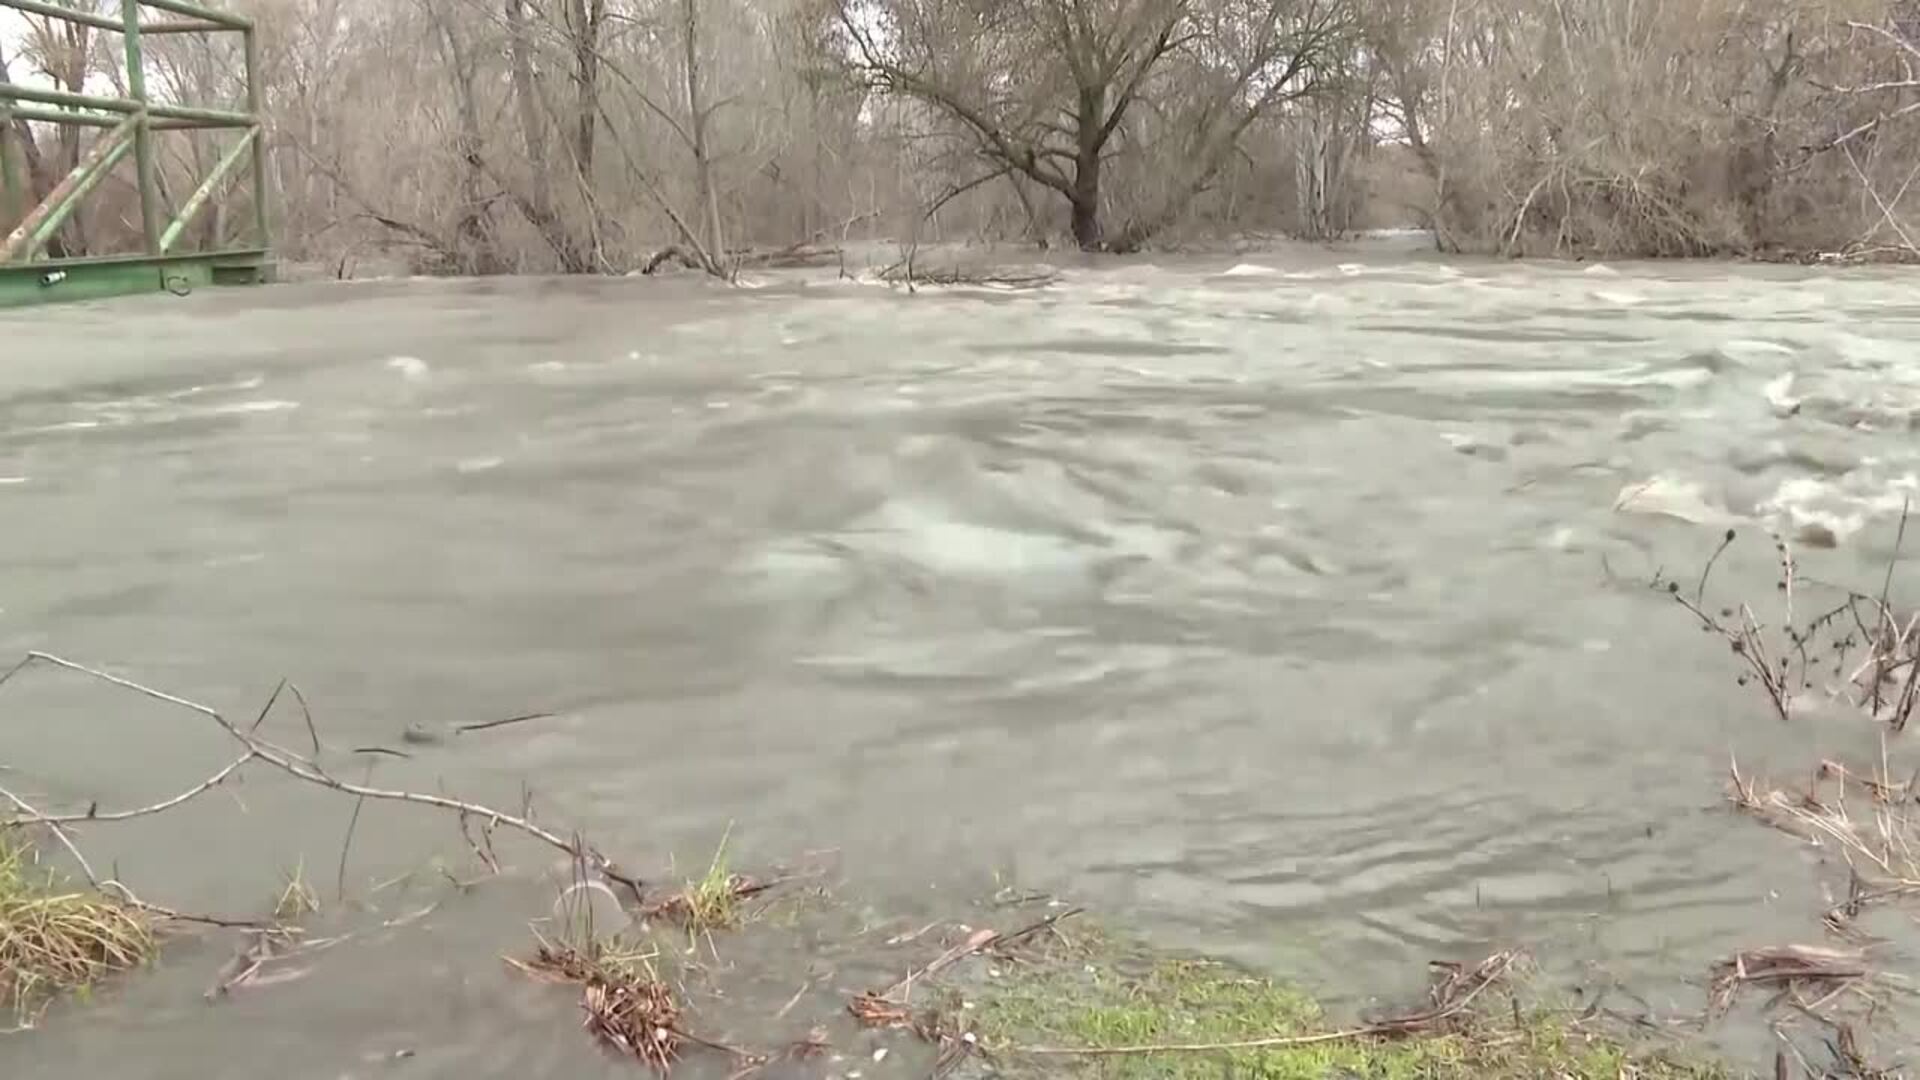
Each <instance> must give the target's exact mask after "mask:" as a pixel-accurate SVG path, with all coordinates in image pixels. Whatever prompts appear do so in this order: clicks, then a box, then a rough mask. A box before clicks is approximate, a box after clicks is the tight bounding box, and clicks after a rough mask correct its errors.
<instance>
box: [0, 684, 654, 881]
mask: <svg viewBox="0 0 1920 1080" xmlns="http://www.w3.org/2000/svg"><path fill="white" fill-rule="evenodd" d="M35 664H40V665H45V666H51V667H56V668H61V669H65V670H67V671H71V672H76V673H78V674H81V675H85V676H87V677H89V678H92V679H96V680H98V681H101V682H104V683H106V684H108V685H110V686H114V687H117V688H119V689H122V690H127V691H130V692H132V693H136V694H139V695H141V696H144V697H147V698H150V699H152V700H155V701H159V702H162V703H165V704H168V705H174V706H177V707H179V708H183V709H187V710H189V711H191V712H194V713H198V714H199V715H201V716H203V717H205V718H206V719H208V720H211V721H213V722H214V723H215V724H217V725H218V726H219V727H220V728H221V730H223V731H225V732H226V733H227V735H228V736H229V737H231V738H232V739H234V740H235V741H236V742H238V743H240V744H241V746H243V747H244V748H245V749H246V753H245V754H244V755H242V757H241V758H240V759H239V760H237V761H235V762H234V763H232V764H231V765H228V766H226V767H225V768H223V769H221V770H220V771H219V772H217V773H215V774H214V775H212V776H210V777H208V778H207V779H206V780H203V781H201V782H200V783H199V784H197V785H195V786H194V787H192V788H189V789H187V790H186V791H185V792H182V793H181V794H180V795H176V796H174V797H173V798H171V799H168V800H165V801H163V802H160V803H156V804H154V805H153V806H151V807H143V808H141V809H140V810H136V811H125V812H122V813H119V814H108V815H104V816H103V815H100V814H99V813H98V812H97V811H95V810H89V812H88V813H87V814H85V815H80V816H78V817H75V816H74V815H46V814H41V813H39V812H38V811H35V810H33V809H32V808H31V807H29V806H27V805H26V804H25V803H23V802H21V801H20V800H19V799H18V798H14V797H11V796H9V799H10V801H12V802H13V803H14V804H15V806H16V807H17V808H19V810H20V811H21V813H20V815H19V816H15V817H12V818H8V819H5V820H0V827H19V826H30V825H42V826H46V827H48V828H50V829H52V830H53V832H54V835H55V836H56V837H58V838H59V839H60V841H61V843H62V845H63V846H65V847H66V848H67V849H68V851H69V852H70V853H71V854H72V855H73V856H74V858H75V859H76V860H78V861H79V862H80V864H81V868H82V869H83V870H84V871H85V872H86V874H87V877H88V879H89V881H91V882H92V883H93V884H94V885H95V887H96V888H97V887H100V886H101V885H102V882H101V881H100V880H99V879H98V878H97V877H96V876H95V875H94V874H93V871H92V868H91V867H90V866H88V865H87V864H86V860H85V858H84V857H83V856H82V855H81V854H80V850H79V848H78V846H77V845H75V844H74V843H73V841H72V840H71V838H70V837H68V836H67V834H66V833H65V831H64V830H63V829H62V827H61V826H62V825H64V824H68V823H72V822H74V821H87V820H96V821H98V820H125V819H127V818H130V817H138V816H142V815H145V814H153V813H159V812H162V811H164V810H167V809H171V808H173V807H175V806H179V805H181V804H182V803H184V802H187V801H188V800H190V799H192V798H194V797H196V796H198V795H200V794H203V793H204V792H206V791H209V790H212V789H213V788H214V787H217V786H219V785H220V784H221V783H222V782H224V781H225V780H227V779H228V778H229V777H231V776H232V775H233V774H234V773H235V772H237V771H238V770H239V769H240V768H241V767H242V766H244V765H246V764H248V763H250V762H253V761H260V762H264V763H266V764H268V765H271V766H272V767H274V768H275V769H278V770H280V771H281V772H283V773H286V774H287V775H289V776H291V777H293V778H294V779H296V780H300V781H303V782H305V783H308V784H313V785H315V786H317V787H323V788H327V789H329V790H332V791H337V792H340V793H341V794H344V795H352V796H356V797H357V798H360V799H374V800H379V801H386V802H401V803H410V804H413V805H416V806H430V807H434V808H436V809H440V810H450V811H453V812H454V813H455V814H457V815H459V816H460V819H461V822H462V824H463V826H464V824H465V823H466V822H467V821H468V820H477V821H479V822H481V823H482V828H483V831H484V832H485V833H486V834H487V835H489V836H490V835H491V832H492V830H493V829H495V828H498V827H499V826H502V825H504V826H506V827H507V828H509V829H512V830H514V831H516V832H519V833H521V834H523V835H525V836H529V837H532V838H533V839H535V840H539V841H540V842H542V843H544V844H547V845H548V846H550V847H552V848H555V849H557V850H559V851H561V852H563V853H565V854H566V855H567V856H568V857H570V858H573V859H577V860H580V861H582V862H584V864H585V865H587V866H589V867H591V868H592V869H593V871H594V872H595V873H596V874H598V875H599V876H601V877H604V878H606V879H608V880H610V881H614V882H617V883H619V884H621V885H624V886H626V887H627V888H629V889H631V890H633V891H634V892H635V893H636V894H637V893H638V892H639V890H640V889H641V887H642V886H641V882H639V881H638V880H637V879H634V878H630V877H628V876H626V875H624V874H622V873H621V872H620V871H619V870H617V869H616V868H615V867H614V864H613V863H612V861H611V860H609V859H607V858H606V857H605V856H604V855H601V854H600V853H599V852H598V851H595V850H594V849H593V848H592V847H591V845H589V844H587V843H586V842H585V841H584V840H580V839H578V838H576V839H572V840H569V839H567V838H565V837H563V836H561V835H560V834H559V833H556V832H553V831H552V830H550V829H547V828H544V827H542V826H540V825H538V824H535V823H534V822H533V820H532V819H531V817H529V816H526V815H524V814H510V813H507V812H505V811H503V810H497V809H494V808H493V807H490V806H486V805H483V804H481V803H476V802H470V801H467V800H465V799H456V798H453V797H451V796H447V795H430V794H426V793H423V792H416V791H402V790H397V789H390V788H377V787H371V786H369V785H367V784H356V783H351V782H349V781H345V780H341V779H339V778H337V777H335V776H333V775H331V774H330V773H328V772H327V771H326V769H324V768H323V767H322V766H321V765H320V764H319V762H318V761H317V760H315V759H314V758H312V757H308V756H306V755H303V754H300V753H297V752H296V751H293V750H289V749H287V748H286V747H283V746H280V745H278V744H276V743H273V742H269V741H268V740H266V739H263V738H261V737H260V736H259V735H257V734H254V732H255V731H257V730H258V728H259V726H260V720H255V721H254V725H253V728H252V729H249V730H246V731H243V730H241V729H240V727H239V726H238V725H236V724H234V723H233V722H232V721H231V720H229V719H227V717H226V716H224V715H223V714H221V713H220V712H219V711H218V710H216V709H214V708H212V707H211V706H207V705H202V704H200V703H198V702H195V701H189V700H187V699H186V698H183V697H179V696H177V695H174V694H169V693H167V692H165V691H163V690H156V689H154V688H153V687H150V686H145V685H142V684H140V683H138V682H134V681H133V680H131V679H125V678H122V677H120V676H118V675H113V674H109V673H107V672H105V671H101V670H99V669H97V668H92V667H89V666H87V665H85V664H80V663H75V662H74V661H71V660H66V659H63V658H61V657H58V656H54V655H51V654H48V653H41V652H30V653H28V654H27V655H26V657H25V658H24V659H22V660H21V661H20V662H19V663H17V664H15V665H14V666H13V667H12V668H10V669H8V670H7V671H6V672H5V673H4V674H0V687H3V686H5V685H6V684H7V683H8V682H9V681H10V680H12V679H13V678H14V677H15V676H16V675H18V674H20V672H22V671H23V670H25V669H26V668H28V667H30V666H32V665H35ZM288 685H289V684H287V683H285V682H282V683H281V684H280V686H279V687H276V688H275V690H274V694H273V697H272V698H270V699H269V701H268V704H269V706H271V704H272V702H273V701H274V700H277V699H278V697H279V694H280V692H281V688H284V687H286V686H288ZM303 708H304V702H303ZM264 716H265V710H263V711H262V719H264ZM307 724H308V732H309V735H310V736H311V738H312V740H313V743H314V745H315V746H316V747H317V746H319V744H320V739H319V735H318V732H317V731H316V730H315V729H314V728H313V725H312V717H311V715H310V714H309V715H308V716H307ZM463 831H464V830H463ZM470 842H471V841H470ZM477 850H479V849H478V848H477V847H476V851H477ZM129 895H130V894H129ZM148 906H149V907H150V908H151V905H148ZM151 909H152V910H155V911H159V912H162V913H167V914H172V913H170V912H166V911H165V909H159V908H151Z"/></svg>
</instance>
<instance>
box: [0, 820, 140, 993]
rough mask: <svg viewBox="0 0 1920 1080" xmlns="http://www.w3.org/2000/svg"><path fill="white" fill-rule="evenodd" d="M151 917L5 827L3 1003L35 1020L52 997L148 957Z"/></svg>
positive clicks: (0, 841) (0, 831)
mask: <svg viewBox="0 0 1920 1080" xmlns="http://www.w3.org/2000/svg"><path fill="white" fill-rule="evenodd" d="M156 949H157V944H156V942H155V939H154V935H153V927H152V925H151V924H150V923H149V921H148V919H147V917H146V916H145V915H144V914H143V913H141V912H139V911H137V910H135V909H133V908H130V907H128V906H126V905H124V904H121V903H119V902H117V901H114V900H110V899H108V898H106V897H104V896H102V895H100V894H99V893H96V892H93V891H91V890H87V889H75V888H71V887H69V884H68V883H67V882H66V881H64V880H63V879H61V878H60V877H59V875H57V874H55V873H54V872H53V871H51V870H50V869H47V868H45V867H42V866H41V865H40V864H39V863H38V861H37V860H36V859H35V857H34V853H33V849H32V848H30V847H29V846H27V844H26V843H25V842H24V841H23V839H22V838H21V836H20V835H19V833H18V832H17V831H14V830H9V829H4V828H0V1006H4V1007H9V1008H12V1009H13V1011H14V1014H15V1018H16V1021H17V1022H19V1023H22V1024H26V1023H30V1022H31V1021H32V1020H33V1019H34V1018H35V1017H36V1016H37V1014H38V1011H39V1010H40V1009H41V1008H42V1007H43V1006H44V1005H45V1004H46V1003H47V1002H49V1001H51V1000H52V999H53V998H55V997H58V996H60V995H62V994H68V993H85V992H87V991H88V990H89V989H90V988H91V987H93V986H95V985H96V984H98V983H99V982H100V981H101V980H103V979H105V978H107V977H109V976H111V975H113V974H116V973H118V972H121V971H126V970H128V969H130V968H135V967H139V966H140V965H142V964H144V963H146V962H147V961H148V960H150V959H151V958H152V957H153V955H154V952H155V950H156Z"/></svg>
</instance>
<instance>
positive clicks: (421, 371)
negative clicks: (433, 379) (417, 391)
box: [387, 356, 433, 382]
mask: <svg viewBox="0 0 1920 1080" xmlns="http://www.w3.org/2000/svg"><path fill="white" fill-rule="evenodd" d="M387 366H388V367H389V368H392V369H393V370H394V371H397V372H399V373H400V375H401V377H402V378H405V379H407V380H408V381H410V382H424V381H426V379H427V377H428V376H429V375H432V374H433V369H432V368H429V367H428V366H427V362H426V361H425V360H422V359H420V358H419V357H417V356H396V357H393V358H392V359H390V360H388V361H387Z"/></svg>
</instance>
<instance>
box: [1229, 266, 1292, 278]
mask: <svg viewBox="0 0 1920 1080" xmlns="http://www.w3.org/2000/svg"><path fill="white" fill-rule="evenodd" d="M1279 273H1280V271H1279V270H1278V269H1276V268H1274V267H1271V266H1261V265H1259V264H1258V263H1240V264H1239V265H1237V266H1234V267H1231V268H1229V269H1227V270H1223V271H1221V273H1220V276H1221V277H1276V276H1278V275H1279Z"/></svg>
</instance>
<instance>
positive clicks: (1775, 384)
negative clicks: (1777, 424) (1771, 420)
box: [1760, 371, 1804, 417]
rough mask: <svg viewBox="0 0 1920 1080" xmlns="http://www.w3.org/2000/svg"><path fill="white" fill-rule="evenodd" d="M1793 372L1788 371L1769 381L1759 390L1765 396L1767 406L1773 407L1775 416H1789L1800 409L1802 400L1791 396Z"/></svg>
mask: <svg viewBox="0 0 1920 1080" xmlns="http://www.w3.org/2000/svg"><path fill="white" fill-rule="evenodd" d="M1793 379H1794V374H1793V372H1791V371H1789V372H1786V373H1785V374H1783V375H1780V376H1779V377H1777V378H1774V379H1770V380H1768V382H1767V385H1766V386H1765V387H1763V388H1762V389H1761V391H1760V392H1761V393H1762V394H1764V395H1766V399H1767V404H1768V405H1770V406H1772V407H1773V414H1774V415H1775V416H1783V417H1784V416H1791V415H1793V413H1794V412H1795V411H1797V410H1798V409H1799V408H1800V402H1801V401H1802V400H1804V399H1803V398H1797V397H1795V396H1793Z"/></svg>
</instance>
